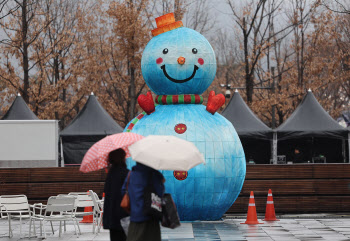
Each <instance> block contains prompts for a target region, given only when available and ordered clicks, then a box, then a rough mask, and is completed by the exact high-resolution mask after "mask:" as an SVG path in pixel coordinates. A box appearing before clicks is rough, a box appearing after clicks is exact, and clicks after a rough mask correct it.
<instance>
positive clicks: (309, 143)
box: [278, 137, 344, 163]
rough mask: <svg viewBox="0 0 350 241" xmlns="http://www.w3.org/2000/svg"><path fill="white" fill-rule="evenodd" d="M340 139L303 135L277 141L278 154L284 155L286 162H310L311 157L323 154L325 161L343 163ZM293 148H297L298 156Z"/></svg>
mask: <svg viewBox="0 0 350 241" xmlns="http://www.w3.org/2000/svg"><path fill="white" fill-rule="evenodd" d="M342 148H343V147H342V140H341V139H333V138H321V137H304V138H298V139H288V140H282V141H278V155H285V156H286V159H287V162H288V161H292V162H293V163H308V161H310V163H311V162H312V158H313V157H319V156H324V157H326V162H327V163H343V162H344V157H343V151H342ZM295 149H298V150H299V152H300V154H299V158H297V157H296V154H295Z"/></svg>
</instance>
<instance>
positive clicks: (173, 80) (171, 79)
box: [160, 64, 198, 84]
mask: <svg viewBox="0 0 350 241" xmlns="http://www.w3.org/2000/svg"><path fill="white" fill-rule="evenodd" d="M160 68H161V69H162V70H163V73H164V75H165V77H167V78H168V79H169V80H170V81H172V82H174V83H178V84H181V83H185V82H187V81H189V80H191V79H193V77H194V75H195V74H196V72H197V69H198V66H197V65H194V68H193V72H192V75H191V76H190V77H188V78H186V79H182V80H179V79H174V78H172V77H170V76H169V75H168V73H167V72H166V70H165V64H163V65H162V66H161V67H160Z"/></svg>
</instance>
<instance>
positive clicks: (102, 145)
mask: <svg viewBox="0 0 350 241" xmlns="http://www.w3.org/2000/svg"><path fill="white" fill-rule="evenodd" d="M142 138H144V137H143V136H141V135H138V134H135V133H131V132H123V133H119V134H114V135H110V136H107V137H105V138H103V139H102V140H100V141H98V142H96V143H95V144H94V145H93V146H92V147H91V148H90V149H89V150H88V151H87V152H86V154H85V156H84V159H83V161H82V163H81V166H80V171H81V172H92V171H97V170H100V169H102V168H105V167H107V166H108V155H109V153H110V152H111V151H114V150H117V149H119V148H122V149H123V150H124V151H125V152H126V157H130V153H129V149H128V146H130V145H131V144H133V143H135V142H136V141H138V140H141V139H142Z"/></svg>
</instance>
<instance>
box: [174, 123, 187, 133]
mask: <svg viewBox="0 0 350 241" xmlns="http://www.w3.org/2000/svg"><path fill="white" fill-rule="evenodd" d="M174 130H175V132H176V133H177V134H183V133H185V131H186V130H187V126H186V125H185V124H182V123H180V124H177V125H176V126H175V127H174Z"/></svg>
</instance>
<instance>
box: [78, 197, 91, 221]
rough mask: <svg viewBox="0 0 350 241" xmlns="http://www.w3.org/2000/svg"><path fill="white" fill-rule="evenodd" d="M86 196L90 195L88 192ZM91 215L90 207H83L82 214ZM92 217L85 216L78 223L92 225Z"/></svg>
mask: <svg viewBox="0 0 350 241" xmlns="http://www.w3.org/2000/svg"><path fill="white" fill-rule="evenodd" d="M87 194H88V195H90V192H89V191H87ZM87 212H89V213H93V209H92V207H85V208H84V213H87ZM93 221H94V217H93V216H92V215H86V216H84V217H83V220H81V221H80V223H93Z"/></svg>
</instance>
